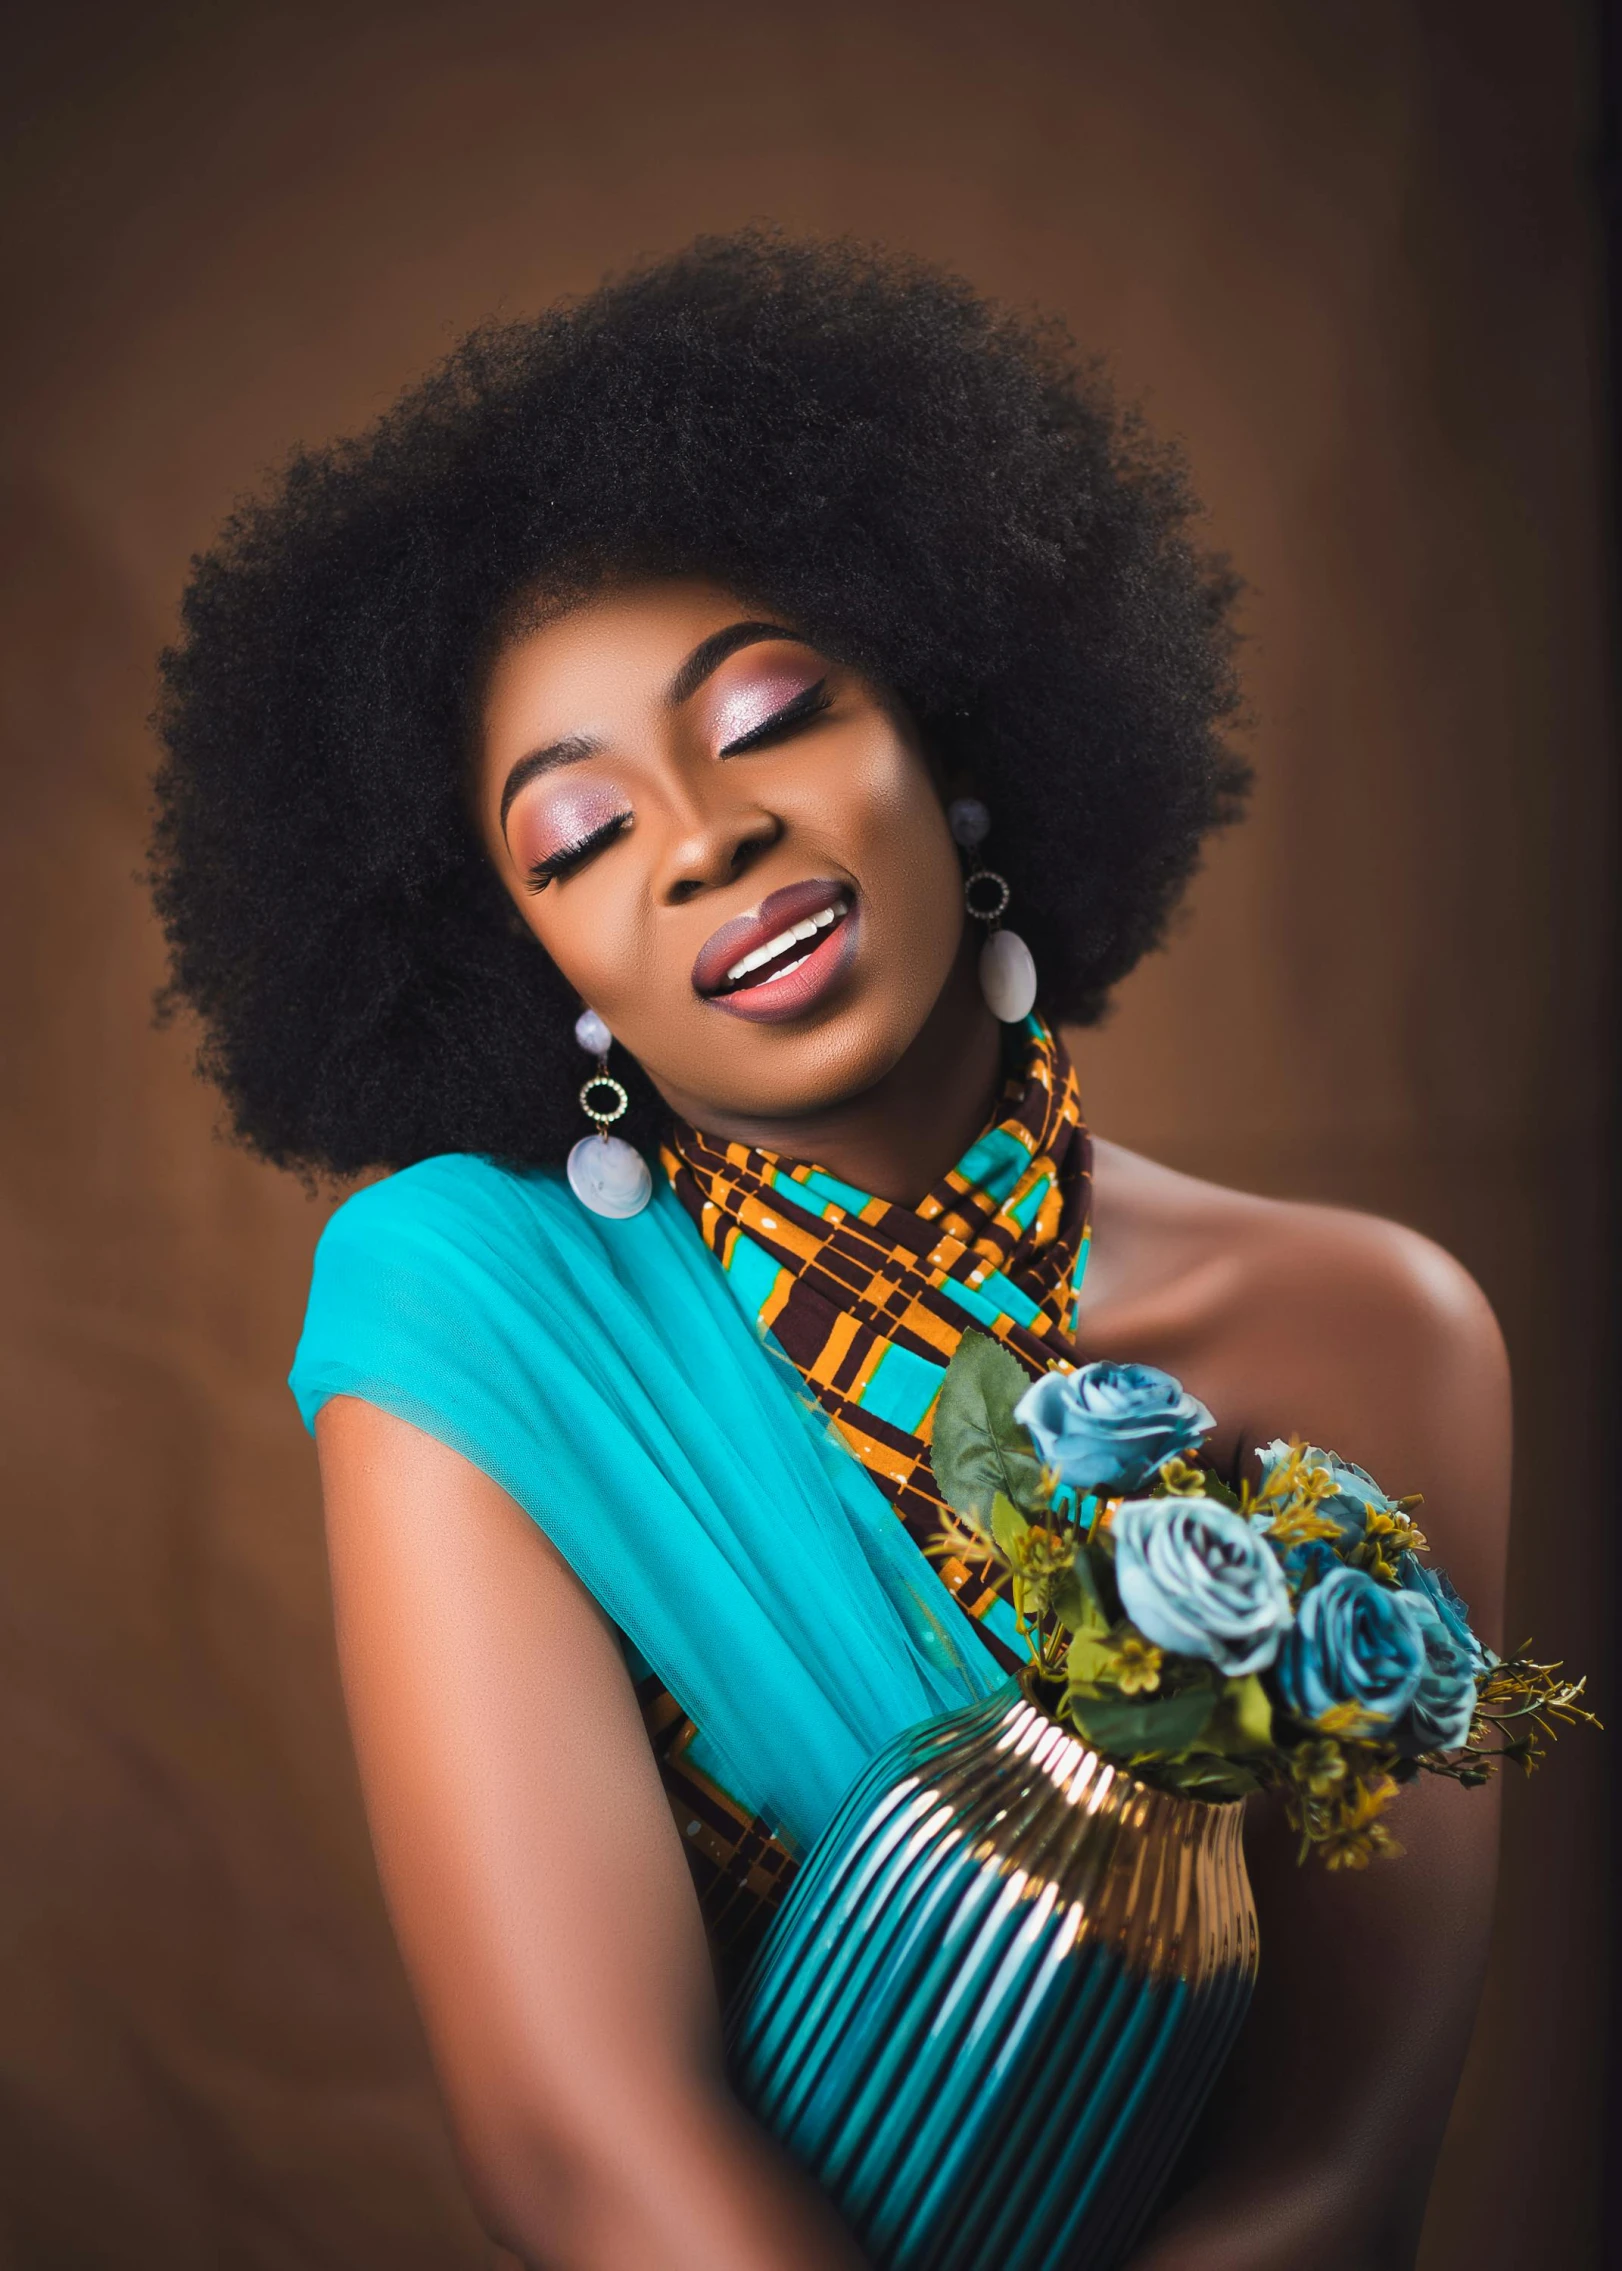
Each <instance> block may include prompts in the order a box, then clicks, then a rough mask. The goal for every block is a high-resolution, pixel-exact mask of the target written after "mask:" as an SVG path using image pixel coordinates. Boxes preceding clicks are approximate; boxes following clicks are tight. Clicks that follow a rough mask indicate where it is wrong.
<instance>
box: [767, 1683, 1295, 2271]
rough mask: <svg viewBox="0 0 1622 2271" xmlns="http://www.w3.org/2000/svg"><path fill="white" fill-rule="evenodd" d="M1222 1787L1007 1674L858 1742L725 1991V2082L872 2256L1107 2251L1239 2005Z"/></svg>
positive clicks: (1014, 2263)
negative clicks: (855, 1766)
mask: <svg viewBox="0 0 1622 2271" xmlns="http://www.w3.org/2000/svg"><path fill="white" fill-rule="evenodd" d="M1242 1815H1243V1808H1242V1806H1239V1805H1223V1806H1212V1805H1206V1804H1203V1803H1202V1802H1200V1801H1198V1800H1196V1799H1189V1798H1179V1797H1173V1796H1170V1795H1168V1794H1167V1793H1165V1792H1162V1791H1156V1790H1150V1789H1148V1788H1147V1787H1146V1786H1145V1785H1144V1784H1142V1783H1141V1782H1137V1781H1135V1780H1134V1779H1133V1778H1132V1777H1131V1776H1130V1775H1128V1774H1126V1773H1123V1772H1122V1771H1121V1770H1120V1769H1118V1768H1115V1767H1111V1766H1109V1765H1108V1764H1106V1763H1105V1761H1104V1760H1102V1759H1101V1758H1099V1757H1098V1755H1097V1753H1096V1752H1093V1751H1090V1750H1089V1749H1088V1748H1087V1747H1086V1745H1085V1744H1083V1743H1081V1742H1079V1741H1078V1740H1077V1739H1076V1737H1075V1736H1074V1735H1072V1734H1070V1733H1069V1732H1067V1731H1066V1730H1065V1729H1064V1728H1062V1727H1060V1726H1058V1725H1056V1724H1055V1722H1054V1721H1053V1720H1051V1719H1050V1718H1048V1717H1047V1716H1046V1714H1044V1713H1043V1712H1041V1711H1040V1710H1038V1709H1037V1708H1036V1707H1035V1706H1033V1705H1032V1704H1031V1703H1029V1702H1027V1701H1026V1700H1025V1699H1024V1698H1023V1697H1022V1696H1021V1695H1019V1694H1018V1693H1017V1691H1015V1690H1013V1689H1010V1690H1007V1691H1005V1692H1004V1693H1003V1694H1001V1695H1000V1696H998V1697H996V1698H994V1699H993V1700H992V1701H991V1702H989V1703H980V1704H975V1705H972V1706H970V1707H968V1708H967V1709H965V1710H963V1711H958V1712H952V1713H950V1714H948V1715H947V1716H945V1717H943V1718H940V1719H936V1720H932V1721H930V1722H929V1723H928V1724H926V1725H925V1726H922V1727H918V1728H915V1729H913V1730H912V1731H911V1732H910V1733H908V1734H906V1735H903V1736H901V1737H899V1738H898V1739H897V1740H896V1741H895V1742H893V1743H891V1744H890V1745H889V1746H888V1747H887V1748H886V1749H885V1750H883V1751H882V1752H880V1754H879V1755H878V1756H877V1757H876V1758H875V1759H874V1760H873V1762H872V1764H871V1765H870V1766H869V1767H868V1768H867V1770H866V1772H865V1773H864V1774H863V1775H862V1776H861V1778H860V1779H859V1781H858V1782H857V1784H856V1786H855V1787H854V1789H853V1790H852V1791H851V1793H850V1795H849V1796H848V1797H847V1799H846V1800H845V1802H844V1804H843V1806H842V1807H841V1809H840V1811H839V1813H838V1815H837V1816H836V1817H835V1819H834V1820H833V1822H832V1823H831V1824H830V1825H829V1827H828V1828H827V1830H826V1831H825V1832H824V1833H823V1835H822V1836H821V1837H820V1838H819V1839H818V1841H817V1844H816V1846H815V1848H814V1849H813V1851H812V1852H811V1853H810V1854H809V1855H808V1857H807V1859H806V1862H805V1865H804V1867H803V1869H802V1870H801V1872H800V1875H799V1877H798V1878H797V1879H796V1881H795V1884H794V1886H793V1888H792V1890H791V1891H790V1893H789V1896H788V1898H787V1900H786V1901H785V1902H784V1905H783V1908H782V1911H781V1913H780V1914H779V1915H778V1917H777V1918H776V1920H775V1921H774V1923H773V1925H772V1928H771V1931H770V1933H769V1934H768V1936H767V1938H766V1940H765V1941H764V1942H763V1944H762V1946H761V1949H760V1952H759V1954H758V1955H757V1956H756V1958H755V1961H754V1963H753V1965H752V1966H751V1968H750V1971H749V1974H748V1976H747V1977H746V1979H745V1980H744V1982H743V1984H742V1986H741V1988H740V1990H739V1994H738V1997H737V2000H736V2002H735V2004H734V2007H733V2011H732V2014H731V2018H730V2024H729V2030H728V2031H729V2054H730V2061H731V2068H732V2073H733V2077H734V2081H735V2084H736V2086H737V2088H738V2090H739V2092H740V2094H741V2096H742V2097H743V2099H744V2101H745V2103H746V2104H748V2105H749V2106H750V2107H752V2109H753V2110H754V2111H755V2113H756V2114H757V2115H758V2116H759V2118H760V2119H761V2120H762V2121H763V2122H764V2123H765V2124H766V2126H767V2127H768V2128H769V2129H771V2130H772V2131H773V2132H774V2133H775V2135H776V2136H777V2137H779V2138H780V2139H781V2141H782V2142H783V2144H784V2145H785V2146H787V2148H788V2149H789V2151H790V2152H791V2153H793V2154H794V2156H795V2157H796V2158H797V2159H798V2160H799V2161H800V2162H801V2163H802V2164H803V2165H804V2166H805V2167H806V2168H808V2169H809V2170H810V2171H811V2173H812V2174H813V2175H814V2176H815V2177H816V2178H817V2179H818V2181H819V2182H820V2183H821V2184H822V2185H823V2186H824V2188H825V2189H826V2190H827V2192H828V2193H829V2194H830V2195H831V2197H832V2198H833V2199H834V2201H835V2202H836V2203H837V2204H838V2205H839V2207H840V2209H841V2210H842V2211H843V2213H844V2215H845V2218H846V2220H847V2221H848V2223H849V2224H850V2226H851V2228H852V2229H853V2230H854V2232H855V2233H856V2234H857V2236H858V2237H859V2239H860V2240H861V2241H862V2243H863V2245H864V2246H865V2248H866V2250H867V2252H868V2255H869V2257H870V2259H871V2260H872V2262H873V2263H874V2264H875V2265H877V2266H878V2267H879V2271H1113V2267H1114V2266H1115V2265H1117V2264H1119V2263H1120V2262H1122V2261H1123V2259H1124V2258H1125V2256H1126V2254H1127V2252H1128V2250H1129V2249H1130V2247H1131V2245H1132V2243H1133V2241H1134V2239H1135V2238H1136V2236H1137V2234H1138V2233H1139V2232H1140V2231H1141V2229H1142V2226H1143V2224H1144V2222H1145V2220H1146V2219H1147V2217H1148V2215H1149V2214H1150V2212H1151V2211H1152V2209H1153V2207H1154V2205H1155V2202H1156V2200H1157V2199H1158V2197H1159V2195H1160V2193H1161V2191H1162V2189H1163V2188H1164V2185H1165V2182H1166V2179H1167V2177H1168V2176H1169V2175H1170V2173H1171V2169H1172V2165H1173V2163H1174V2161H1175V2160H1176V2157H1177V2154H1178V2152H1179V2151H1180V2149H1181V2147H1182V2145H1183V2144H1184V2142H1185V2141H1186V2139H1187V2136H1188V2132H1189V2130H1190V2128H1191V2127H1192V2125H1193V2122H1194V2119H1195V2117H1196V2115H1197V2114H1198V2112H1199V2110H1200V2107H1201V2106H1202V2105H1203V2104H1204V2102H1205V2099H1206V2097H1207V2096H1208V2094H1209V2092H1210V2090H1211V2087H1212V2085H1213V2083H1214V2082H1215V2080H1216V2078H1217V2075H1218V2074H1219V2072H1220V2071H1221V2068H1222V2064H1223V2061H1224V2059H1225V2058H1226V2056H1227V2054H1228V2052H1229V2050H1230V2049H1231V2047H1232V2045H1233V2041H1234V2037H1235V2035H1236V2034H1237V2032H1238V2030H1239V2026H1240V2024H1241V2022H1242V2020H1243V2018H1244V2014H1245V2010H1246V2007H1247V2005H1248V2003H1249V2000H1250V1993H1251V1988H1252V1986H1253V1985H1254V1982H1255V1977H1256V1962H1257V1937H1256V1910H1255V1904H1254V1902H1253V1900H1252V1898H1251V1892H1250V1881H1249V1878H1248V1877H1247V1875H1246V1873H1245V1864H1244V1853H1243V1846H1242V1842H1241V1821H1242Z"/></svg>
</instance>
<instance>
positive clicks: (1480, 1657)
mask: <svg viewBox="0 0 1622 2271" xmlns="http://www.w3.org/2000/svg"><path fill="white" fill-rule="evenodd" d="M1397 1583H1398V1584H1399V1585H1400V1586H1401V1587H1402V1589H1403V1591H1404V1592H1405V1593H1408V1594H1410V1595H1412V1597H1413V1598H1414V1599H1415V1600H1423V1601H1425V1602H1426V1603H1428V1604H1429V1606H1430V1607H1431V1608H1432V1609H1433V1610H1434V1611H1435V1613H1436V1615H1437V1616H1438V1617H1439V1618H1440V1619H1441V1622H1442V1626H1443V1629H1444V1630H1445V1631H1446V1632H1447V1634H1448V1636H1449V1638H1450V1639H1451V1640H1452V1642H1453V1644H1454V1646H1455V1647H1456V1648H1462V1649H1463V1651H1464V1653H1465V1655H1466V1656H1467V1657H1468V1658H1469V1660H1470V1669H1471V1671H1472V1672H1473V1673H1474V1674H1475V1675H1476V1676H1477V1677H1478V1678H1479V1677H1480V1675H1481V1674H1482V1673H1483V1672H1490V1671H1491V1670H1492V1667H1493V1665H1494V1664H1496V1663H1497V1661H1498V1659H1497V1657H1496V1656H1495V1655H1494V1654H1493V1652H1492V1650H1491V1649H1490V1648H1486V1647H1483V1645H1482V1643H1481V1642H1480V1641H1479V1640H1478V1639H1477V1638H1476V1636H1475V1633H1474V1632H1473V1631H1472V1630H1471V1627H1470V1611H1469V1610H1468V1609H1467V1608H1466V1607H1465V1605H1464V1603H1463V1602H1462V1601H1461V1600H1460V1599H1459V1596H1458V1594H1457V1593H1456V1592H1455V1591H1454V1590H1453V1583H1452V1580H1451V1579H1450V1578H1449V1576H1448V1574H1447V1571H1446V1570H1445V1569H1437V1568H1435V1567H1434V1566H1433V1565H1432V1564H1431V1563H1429V1562H1425V1561H1421V1560H1420V1558H1419V1556H1418V1554H1416V1553H1405V1554H1403V1555H1401V1556H1400V1557H1399V1559H1398V1562H1397Z"/></svg>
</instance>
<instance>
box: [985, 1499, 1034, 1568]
mask: <svg viewBox="0 0 1622 2271" xmlns="http://www.w3.org/2000/svg"><path fill="white" fill-rule="evenodd" d="M1030 1526H1031V1525H1030V1524H1029V1522H1027V1521H1026V1519H1025V1517H1024V1515H1023V1514H1022V1513H1021V1512H1020V1510H1019V1508H1018V1507H1017V1506H1016V1505H1015V1504H1014V1502H1013V1500H1012V1499H1011V1498H1010V1497H1009V1496H1008V1495H1007V1493H1006V1492H1004V1491H1000V1490H999V1491H998V1492H996V1494H995V1495H994V1496H993V1498H992V1501H991V1535H992V1537H993V1538H994V1539H995V1540H996V1542H997V1544H998V1545H999V1546H1000V1547H1001V1548H1002V1550H1003V1552H1004V1553H1005V1554H1007V1556H1008V1558H1009V1560H1010V1561H1012V1559H1013V1558H1014V1549H1015V1547H1016V1546H1017V1545H1018V1544H1019V1541H1020V1539H1021V1538H1022V1537H1024V1535H1025V1533H1026V1531H1027V1530H1028V1529H1029V1528H1030Z"/></svg>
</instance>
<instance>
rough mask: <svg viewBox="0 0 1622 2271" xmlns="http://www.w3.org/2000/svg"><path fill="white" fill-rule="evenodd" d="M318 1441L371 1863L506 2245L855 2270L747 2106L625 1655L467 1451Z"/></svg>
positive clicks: (720, 2264)
mask: <svg viewBox="0 0 1622 2271" xmlns="http://www.w3.org/2000/svg"><path fill="white" fill-rule="evenodd" d="M316 1437H317V1442H318V1445H319V1449H320V1455H321V1476H322V1486H323V1492H324V1496H325V1502H326V1515H327V1536H328V1550H329V1555H330V1560H331V1568H332V1590H333V1600H334V1607H335V1613H336V1618H337V1629H338V1647H339V1657H340V1662H341V1666H342V1671H343V1680H344V1691H345V1695H346V1697H347V1700H348V1706H349V1717H350V1725H351V1728H352V1731H353V1735H354V1742H355V1750H356V1756H357V1758H358V1761H359V1765H360V1774H361V1782H362V1786H363V1789H364V1792H365V1797H366V1807H367V1814H368V1818H369V1820H370V1823H371V1830H372V1840H373V1844H374V1846H375V1848H376V1852H377V1858H378V1866H379V1869H380V1872H381V1875H382V1880H383V1888H384V1892H385V1895H386V1897H387V1900H388V1904H389V1909H390V1913H391V1915H392V1917H393V1920H394V1926H395V1931H396V1933H397V1935H398V1938H399V1942H400V1947H401V1950H402V1953H403V1955H404V1958H405V1962H406V1968H407V1970H408V1972H409V1974H410V1977H411V1980H412V1984H413V1986H414V1988H415V1991H416V1995H417V2000H418V2003H419V2005H420V2007H421V2010H422V2013H423V2017H424V2020H425V2022H426V2025H427V2029H428V2035H429V2040H430V2043H431V2045H432V2048H433V2052H434V2057H435V2062H436V2065H437V2068H438V2072H439V2076H440V2081H441V2085H442V2088H443V2090H444V2094H445V2098H446V2101H447V2104H448V2107H449V2111H450V2116H451V2121H452V2126H453V2129H454V2132H455V2135H456V2138H457V2141H458V2145H459V2148H460V2152H461V2155H462V2160H463V2165H464V2168H465V2171H466V2174H467V2178H468V2182H469V2185H470V2188H471V2190H472V2192H473V2196H474V2199H475V2202H476V2203H477V2205H478V2207H479V2210H480V2213H481V2214H482V2216H483V2218H484V2220H485V2223H486V2225H487V2227H488V2229H489V2231H490V2233H491V2235H492V2237H493V2238H495V2239H496V2240H497V2241H499V2242H500V2243H501V2245H503V2246H504V2247H507V2248H509V2249H511V2250H512V2251H513V2252H514V2253H516V2254H517V2255H518V2256H519V2257H520V2258H521V2259H522V2260H523V2261H524V2262H525V2263H528V2264H534V2265H545V2266H547V2267H549V2271H551V2267H556V2271H649V2267H650V2266H652V2265H657V2266H659V2271H853V2267H855V2266H857V2265H858V2263H859V2258H858V2256H857V2254H856V2252H855V2250H854V2247H853V2245H852V2243H851V2241H850V2240H849V2239H848V2237H847V2236H846V2235H845V2234H844V2232H843V2230H842V2229H841V2227H840V2226H839V2225H838V2223H837V2222H836V2220H835V2219H834V2217H833V2215H832V2213H831V2211H830V2210H829V2209H828V2207H827V2205H826V2204H825V2203H824V2201H823V2200H822V2198H821V2196H820V2194H819V2193H818V2192H817V2191H816V2189H815V2187H814V2186H812V2185H811V2184H810V2183H809V2182H808V2181H807V2180H806V2179H805V2178H803V2177H802V2176H801V2175H800V2174H799V2173H798V2172H797V2171H796V2170H795V2169H794V2168H793V2167H792V2166H791V2165H790V2164H789V2163H788V2161H787V2160H786V2159H784V2158H783V2157H782V2156H781V2155H780V2154H779V2153H778V2152H777V2151H776V2149H775V2147H773V2146H772V2145H771V2144H770V2142H769V2141H768V2140H767V2138H766V2137H765V2136H764V2135H763V2133H762V2132H761V2131H760V2130H759V2129H758V2128H756V2127H755V2126H754V2124H753V2123H751V2122H750V2121H749V2120H748V2118H747V2117H746V2116H745V2115H744V2113H743V2112H742V2110H741V2109H740V2108H739V2106H738V2105H737V2104H736V2102H735V2101H734V2100H733V2099H732V2098H731V2097H730V2095H729V2094H728V2092H727V2089H726V2087H725V2083H724V2081H723V2078H722V2072H721V2055H720V2039H719V2021H718V2015H717V2009H716V1997H715V1988H714V1983H713V1979H712V1975H711V1970H710V1963H709V1956H708V1951H707V1948H706V1945H705V1940H704V1933H703V1927H702V1925H701V1922H700V1919H699V1914H698V1905H697V1901H696V1898H695V1896H694V1892H693V1887H692V1881H691V1878H690V1877H689V1875H688V1872H687V1866H686V1862H685V1859H684V1857H683V1855H682V1852H681V1849H680V1846H679V1844H678V1841H677V1836H676V1831H675V1825H674V1823H673V1821H672V1819H671V1815H670V1811H669V1808H668V1806H667V1805H666V1802H665V1799H664V1795H663V1792H662V1789H661V1787H660V1783H659V1778H658V1773H657V1770H656V1768H655V1765H654V1762H653V1758H652V1754H651V1752H650V1750H649V1747H648V1742H647V1737H646V1734H645V1732H644V1730H643V1726H642V1721H641V1718H640V1715H639V1713H638V1710H637V1706H636V1700H635V1696H634V1694H633V1692H632V1687H631V1682H630V1679H629V1677H628V1675H627V1672H626V1668H625V1664H624V1661H623V1658H622V1656H621V1653H620V1649H619V1645H618V1642H617V1640H616V1638H615V1635H614V1633H613V1631H612V1630H611V1628H610V1627H609V1626H608V1624H607V1623H606V1621H605V1620H604V1619H603V1617H602V1615H601V1614H600V1612H599V1611H598V1610H597V1608H596V1606H595V1605H594V1603H593V1602H592V1601H591V1599H590V1597H589V1596H588V1595H587V1594H586V1592H585V1591H584V1589H583V1588H582V1587H581V1585H580V1584H579V1583H578V1581H577V1580H576V1579H575V1577H574V1576H573V1575H572V1574H571V1572H570V1571H569V1569H568V1568H567V1566H566V1565H565V1564H564V1562H563V1561H562V1560H561V1559H560V1557H559V1556H558V1555H557V1553H556V1552H555V1551H554V1550H553V1548H552V1547H551V1546H550V1545H549V1544H548V1542H547V1540H546V1539H545V1537H544V1536H543V1535H542V1534H541V1532H540V1531H539V1530H537V1528H536V1527H535V1525H534V1524H533V1523H532V1522H531V1521H529V1520H528V1518H527V1517H526V1516H525V1515H524V1514H523V1513H522V1512H521V1511H520V1510H519V1508H518V1507H516V1506H515V1505H514V1504H513V1502H512V1501H511V1500H510V1499H509V1498H508V1497H507V1496H506V1495H505V1493H503V1492H502V1491H501V1490H499V1489H498V1488H497V1487H496V1485H495V1484H494V1483H492V1482H491V1481H489V1479H488V1478H487V1477H486V1476H484V1475H483V1474H481V1473H480V1472H479V1471H478V1470H477V1469H476V1468H474V1467H473V1466H471V1465H470V1464H469V1463H468V1462H467V1461H465V1460H463V1459H461V1458H459V1457H458V1456H457V1455H456V1454H455V1453H454V1452H452V1451H449V1450H447V1449H445V1448H444V1447H443V1446H442V1445H441V1444H439V1443H438V1442H436V1441H434V1440H433V1439H432V1438H431V1437H429V1436H426V1435H423V1434H421V1433H419V1432H418V1431H417V1430H416V1429H414V1428H412V1427H409V1426H407V1425H405V1424H404V1423H403V1422H402V1421H399V1420H396V1419H392V1418H389V1417H388V1416H386V1415H385V1414H384V1413H382V1412H380V1411H378V1410H376V1409H375V1408H374V1407H372V1406H371V1405H369V1404H365V1403H361V1402H358V1401H356V1400H354V1399H352V1398H347V1397H345V1398H335V1399H334V1400H333V1401H332V1402H330V1403H329V1404H328V1405H327V1406H326V1407H325V1409H324V1410H323V1411H322V1413H321V1415H320V1418H319V1420H318V1422H317V1427H316Z"/></svg>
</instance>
